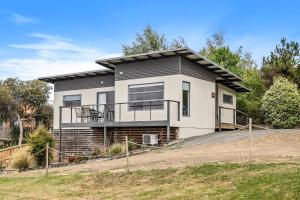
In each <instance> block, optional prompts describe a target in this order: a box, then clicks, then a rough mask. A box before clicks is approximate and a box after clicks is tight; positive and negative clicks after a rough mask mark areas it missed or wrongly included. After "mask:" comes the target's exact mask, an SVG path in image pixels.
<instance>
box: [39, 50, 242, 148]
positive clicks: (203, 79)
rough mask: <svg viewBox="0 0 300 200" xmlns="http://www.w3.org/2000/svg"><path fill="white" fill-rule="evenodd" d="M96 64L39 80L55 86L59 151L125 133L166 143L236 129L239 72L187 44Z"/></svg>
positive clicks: (119, 137)
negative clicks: (183, 46) (207, 57)
mask: <svg viewBox="0 0 300 200" xmlns="http://www.w3.org/2000/svg"><path fill="white" fill-rule="evenodd" d="M96 63H98V64H100V65H102V66H104V67H106V68H107V70H97V71H86V72H80V73H73V74H65V75H58V76H51V77H42V78H39V80H43V81H46V82H49V83H53V84H54V130H55V131H54V132H55V135H56V136H57V138H58V139H59V141H60V145H59V147H60V149H61V150H62V151H66V152H70V151H72V152H75V151H76V152H84V151H88V150H90V148H91V147H92V145H94V144H103V143H104V144H108V143H112V142H117V141H119V140H123V136H124V135H128V136H129V138H130V139H132V140H134V141H136V142H139V143H151V144H156V143H158V144H164V143H168V142H170V141H172V140H175V139H177V138H187V137H192V136H197V135H202V134H207V133H212V132H214V131H215V129H222V128H235V125H236V124H237V121H236V120H237V114H238V111H237V110H236V93H238V92H247V91H248V90H247V89H246V88H245V87H243V86H242V85H240V84H239V83H238V82H240V81H241V78H240V77H238V76H236V75H235V74H233V73H231V72H229V71H227V70H226V69H224V68H222V67H221V66H219V65H217V64H215V63H213V62H211V61H210V60H208V59H206V58H204V57H203V56H201V55H199V54H198V53H196V52H194V51H193V50H191V49H189V48H180V49H174V50H166V51H158V52H150V53H144V54H137V55H131V56H122V57H116V58H110V59H104V60H97V61H96ZM75 147H76V148H75Z"/></svg>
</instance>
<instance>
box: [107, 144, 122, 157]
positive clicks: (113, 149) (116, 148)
mask: <svg viewBox="0 0 300 200" xmlns="http://www.w3.org/2000/svg"><path fill="white" fill-rule="evenodd" d="M124 152H125V147H124V144H120V143H116V144H113V145H111V146H110V147H109V149H108V153H109V155H111V156H115V155H118V154H121V153H124Z"/></svg>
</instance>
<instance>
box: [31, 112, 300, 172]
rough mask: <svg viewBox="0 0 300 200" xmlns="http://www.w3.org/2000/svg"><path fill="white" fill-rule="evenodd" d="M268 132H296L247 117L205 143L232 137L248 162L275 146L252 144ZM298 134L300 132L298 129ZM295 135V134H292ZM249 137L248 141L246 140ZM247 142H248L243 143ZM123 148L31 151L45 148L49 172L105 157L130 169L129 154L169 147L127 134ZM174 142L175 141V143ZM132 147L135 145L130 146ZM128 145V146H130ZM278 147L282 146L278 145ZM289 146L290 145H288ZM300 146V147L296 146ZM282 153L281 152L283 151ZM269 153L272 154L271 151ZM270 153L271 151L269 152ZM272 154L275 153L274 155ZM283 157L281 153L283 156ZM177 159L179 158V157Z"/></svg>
mask: <svg viewBox="0 0 300 200" xmlns="http://www.w3.org/2000/svg"><path fill="white" fill-rule="evenodd" d="M253 129H259V130H263V133H262V132H255V133H253ZM270 133H285V134H289V133H295V130H274V129H270V128H267V127H263V126H259V125H255V124H252V119H251V118H249V122H248V124H246V125H244V126H240V127H239V128H238V129H236V130H233V131H228V132H221V133H219V132H216V133H214V134H215V136H214V137H208V139H206V140H205V144H206V145H214V144H218V143H220V144H221V143H223V142H224V141H229V140H228V139H230V138H232V139H233V141H243V142H244V143H243V144H244V146H243V149H242V150H241V151H243V152H241V153H243V156H244V158H246V160H247V162H253V161H254V158H255V156H256V157H257V156H260V154H261V152H260V153H259V151H269V152H272V151H274V149H276V148H275V147H274V146H258V145H257V144H255V142H256V141H258V140H259V139H258V137H257V136H259V134H261V135H264V136H267V135H268V134H270ZM299 135H300V131H299ZM292 136H294V135H292ZM236 138H239V140H235V139H236ZM247 140H248V141H247ZM245 141H246V142H248V145H245ZM275 142H277V143H278V144H282V145H284V140H281V138H280V137H279V138H276V141H275ZM246 144H247V143H246ZM120 145H122V146H123V147H122V148H124V149H123V151H122V152H120V153H119V154H116V155H109V154H108V148H109V147H108V148H106V155H105V156H99V155H93V154H92V153H90V154H84V155H76V154H73V153H67V152H62V151H59V150H57V149H55V148H52V147H49V146H48V145H47V146H46V147H45V148H43V149H42V150H40V151H39V152H36V153H35V154H33V156H35V155H37V154H40V153H41V152H43V151H45V152H46V156H45V159H46V160H45V161H46V165H45V166H44V169H45V170H46V174H48V169H49V168H56V167H62V166H67V165H74V164H82V163H86V162H88V161H89V160H94V159H98V160H101V161H105V160H111V159H118V158H125V160H126V162H124V168H126V170H127V171H128V172H129V171H130V170H131V169H130V167H131V166H134V163H133V162H134V160H132V159H130V158H131V156H133V155H136V154H140V153H144V152H149V151H157V150H158V151H160V150H165V149H170V147H171V146H162V147H160V146H149V145H145V144H139V143H136V142H133V141H130V140H128V136H127V135H125V141H124V142H123V143H120ZM175 145H176V143H175ZM195 145H199V143H195V144H191V145H189V146H195ZM132 146H134V147H135V148H132ZM100 147H103V146H101V145H99V148H100ZM130 147H131V148H130ZM278 148H281V147H280V146H279V147H278ZM291 148H292V147H291ZM299 149H300V148H299ZM245 151H248V153H246V154H245ZM283 152H284V151H283ZM235 153H237V154H239V152H238V151H235ZM293 153H296V152H291V154H293ZM50 155H56V156H57V157H63V158H65V159H64V161H62V162H58V161H56V160H51V159H50ZM270 155H271V154H270ZM272 155H273V154H272ZM274 155H275V154H274ZM283 156H284V155H283ZM179 159H180V158H179Z"/></svg>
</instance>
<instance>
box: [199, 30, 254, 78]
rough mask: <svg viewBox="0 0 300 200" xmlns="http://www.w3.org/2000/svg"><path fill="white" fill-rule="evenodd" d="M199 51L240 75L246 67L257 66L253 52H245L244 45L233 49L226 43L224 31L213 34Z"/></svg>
mask: <svg viewBox="0 0 300 200" xmlns="http://www.w3.org/2000/svg"><path fill="white" fill-rule="evenodd" d="M199 53H200V54H201V55H203V56H205V57H207V58H208V59H210V60H211V61H213V62H215V63H217V64H219V65H221V66H222V67H224V68H226V69H228V70H229V71H231V72H233V73H235V74H237V75H239V76H242V75H243V72H244V70H245V69H246V68H255V67H256V63H255V62H254V60H253V59H252V57H251V54H250V53H249V52H244V51H243V47H242V46H241V47H239V48H238V49H237V50H236V51H233V50H232V49H230V47H229V46H228V45H226V43H225V39H224V34H223V33H222V32H217V33H215V34H213V36H212V39H207V42H206V46H205V47H203V49H202V50H201V51H200V52H199Z"/></svg>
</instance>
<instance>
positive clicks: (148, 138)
mask: <svg viewBox="0 0 300 200" xmlns="http://www.w3.org/2000/svg"><path fill="white" fill-rule="evenodd" d="M143 144H150V145H156V144H158V135H156V134H143Z"/></svg>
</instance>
